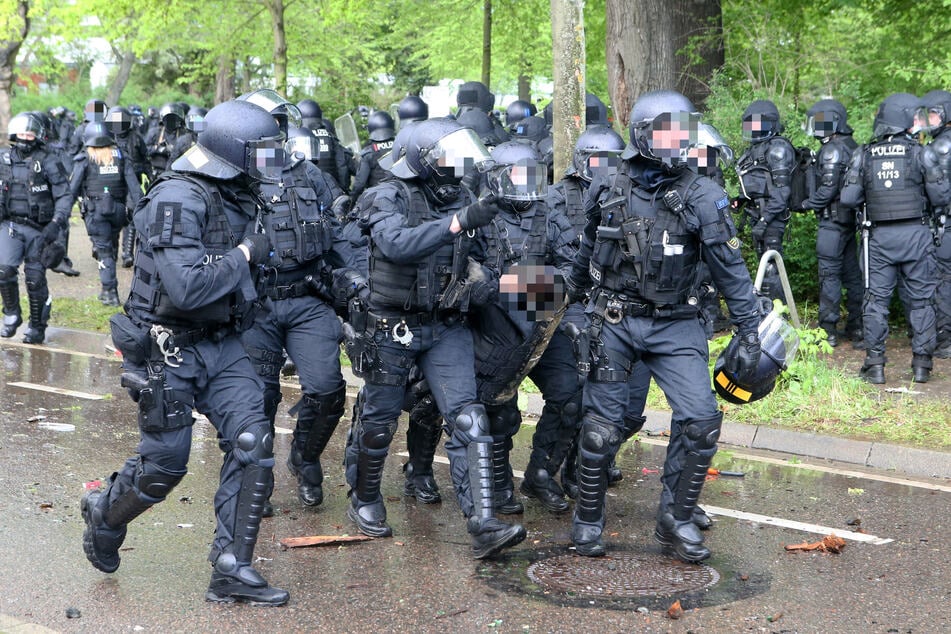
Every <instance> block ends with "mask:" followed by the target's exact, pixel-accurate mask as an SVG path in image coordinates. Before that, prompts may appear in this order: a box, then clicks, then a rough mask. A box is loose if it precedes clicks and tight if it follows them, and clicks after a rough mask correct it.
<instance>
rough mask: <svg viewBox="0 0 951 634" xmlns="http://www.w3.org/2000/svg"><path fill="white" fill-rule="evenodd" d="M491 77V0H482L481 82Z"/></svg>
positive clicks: (486, 83) (486, 82) (485, 82)
mask: <svg viewBox="0 0 951 634" xmlns="http://www.w3.org/2000/svg"><path fill="white" fill-rule="evenodd" d="M491 79H492V0H482V83H483V84H485V85H486V86H488V85H490V84H489V81H490V80H491Z"/></svg>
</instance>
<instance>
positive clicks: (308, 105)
mask: <svg viewBox="0 0 951 634" xmlns="http://www.w3.org/2000/svg"><path fill="white" fill-rule="evenodd" d="M297 109H298V110H300V114H301V117H303V118H304V119H305V120H306V119H315V120H317V121H322V120H323V118H324V111H323V109H322V108H321V107H320V104H319V103H317V102H316V101H314V100H313V99H301V100H300V101H298V102H297ZM305 126H306V121H305ZM308 127H309V126H308Z"/></svg>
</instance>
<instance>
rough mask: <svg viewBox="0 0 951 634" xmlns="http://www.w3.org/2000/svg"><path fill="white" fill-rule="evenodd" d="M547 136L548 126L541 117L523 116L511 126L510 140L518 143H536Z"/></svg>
mask: <svg viewBox="0 0 951 634" xmlns="http://www.w3.org/2000/svg"><path fill="white" fill-rule="evenodd" d="M546 136H548V126H546V125H545V120H544V119H542V118H541V117H535V116H532V117H525V118H524V119H522V120H521V121H519V122H518V123H516V124H515V126H514V127H513V128H512V140H513V141H518V142H520V143H538V142H539V141H541V140H542V139H544V138H545V137H546Z"/></svg>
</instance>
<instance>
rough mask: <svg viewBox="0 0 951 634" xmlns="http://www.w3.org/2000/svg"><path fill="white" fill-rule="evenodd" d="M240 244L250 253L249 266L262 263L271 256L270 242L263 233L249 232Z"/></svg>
mask: <svg viewBox="0 0 951 634" xmlns="http://www.w3.org/2000/svg"><path fill="white" fill-rule="evenodd" d="M241 244H243V245H244V246H245V247H247V249H248V252H249V253H250V254H251V257H250V258H249V259H248V263H249V264H250V265H251V266H257V265H258V264H264V263H265V262H267V261H268V260H269V259H270V257H271V242H270V241H269V240H268V239H267V236H266V235H264V234H263V233H249V234H248V235H246V236H244V240H242V241H241Z"/></svg>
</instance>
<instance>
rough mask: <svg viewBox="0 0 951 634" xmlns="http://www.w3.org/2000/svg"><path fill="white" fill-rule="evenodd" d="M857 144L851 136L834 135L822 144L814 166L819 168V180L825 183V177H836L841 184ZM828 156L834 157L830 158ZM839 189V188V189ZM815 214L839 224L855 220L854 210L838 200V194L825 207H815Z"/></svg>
mask: <svg viewBox="0 0 951 634" xmlns="http://www.w3.org/2000/svg"><path fill="white" fill-rule="evenodd" d="M857 147H858V145H857V144H856V143H855V140H854V139H852V137H851V136H845V137H842V138H839V137H835V138H833V139H831V140H830V141H829V142H828V143H826V144H825V145H823V146H822V148H821V149H820V150H819V154H818V155H817V156H816V166H817V168H818V170H819V182H820V184H822V185H825V181H826V179H833V178H834V179H838V181H837V182H838V183H839V184H840V185H841V183H842V180H843V178H844V177H845V173H846V172H848V170H849V164H850V163H851V162H852V154H853V153H854V152H855V150H856V148H857ZM830 157H835V158H834V160H832V159H831V158H830ZM840 191H841V190H840ZM816 215H817V216H819V217H820V218H826V217H827V218H831V219H833V220H835V221H836V222H839V223H840V224H850V223H853V222H855V212H854V211H853V210H852V209H851V208H848V207H845V206H844V205H842V204H841V203H840V202H839V198H838V196H836V198H835V199H833V200H832V202H830V203H829V205H828V206H827V207H826V208H825V209H817V210H816Z"/></svg>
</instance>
